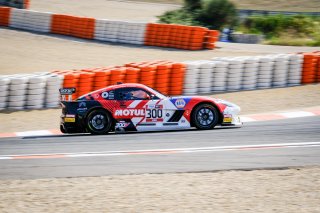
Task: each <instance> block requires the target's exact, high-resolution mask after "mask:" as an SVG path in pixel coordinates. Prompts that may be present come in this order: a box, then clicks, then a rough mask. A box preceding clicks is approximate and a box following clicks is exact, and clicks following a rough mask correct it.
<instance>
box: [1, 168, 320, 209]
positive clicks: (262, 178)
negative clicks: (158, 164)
mask: <svg viewBox="0 0 320 213" xmlns="http://www.w3.org/2000/svg"><path fill="white" fill-rule="evenodd" d="M319 191H320V167H306V168H291V169H287V170H261V171H222V172H216V173H194V174H192V173H189V174H188V173H187V174H144V175H122V176H107V177H88V178H86V177H84V178H63V179H40V180H1V181H0V212H12V213H15V212H237V213H239V212H283V213H285V212H288V213H292V212H299V213H304V212H305V213H307V212H308V213H311V212H314V213H315V212H319V211H320V205H319V200H320V193H319Z"/></svg>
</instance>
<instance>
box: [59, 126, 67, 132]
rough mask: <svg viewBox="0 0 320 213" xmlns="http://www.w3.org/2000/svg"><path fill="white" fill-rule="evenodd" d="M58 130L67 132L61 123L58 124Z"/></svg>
mask: <svg viewBox="0 0 320 213" xmlns="http://www.w3.org/2000/svg"><path fill="white" fill-rule="evenodd" d="M60 132H62V133H67V131H66V130H65V129H64V127H63V125H60Z"/></svg>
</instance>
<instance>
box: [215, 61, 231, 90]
mask: <svg viewBox="0 0 320 213" xmlns="http://www.w3.org/2000/svg"><path fill="white" fill-rule="evenodd" d="M214 63H215V67H214V69H213V79H212V89H211V91H212V92H223V91H226V90H227V73H228V66H229V64H228V63H227V62H223V61H215V62H214Z"/></svg>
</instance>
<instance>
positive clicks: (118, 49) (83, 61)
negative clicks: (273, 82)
mask: <svg viewBox="0 0 320 213" xmlns="http://www.w3.org/2000/svg"><path fill="white" fill-rule="evenodd" d="M0 46H1V55H0V74H14V73H30V72H43V71H52V70H66V69H76V68H80V69H83V68H88V67H101V66H109V65H122V64H125V63H128V62H138V61H148V60H159V59H161V60H173V61H186V60H204V59H210V58H213V57H220V56H229V57H230V56H245V55H265V54H275V53H291V52H309V51H316V50H319V48H316V47H286V46H269V45H249V44H233V43H222V42H221V43H218V48H217V49H215V50H201V51H187V50H177V49H169V48H158V47H146V46H135V45H123V44H111V43H101V42H95V41H92V40H83V39H76V38H72V37H66V36H59V35H40V34H35V33H31V32H24V31H16V30H10V29H7V28H0Z"/></svg>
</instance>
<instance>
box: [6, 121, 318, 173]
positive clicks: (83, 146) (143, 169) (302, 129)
mask: <svg viewBox="0 0 320 213" xmlns="http://www.w3.org/2000/svg"><path fill="white" fill-rule="evenodd" d="M319 164H320V116H315V117H304V118H292V119H284V120H276V121H268V122H253V123H246V124H245V125H244V127H243V128H218V129H214V130H209V131H198V130H187V131H171V132H152V133H127V134H109V135H104V136H92V135H62V136H42V137H40V136H39V137H23V138H3V139H0V179H36V178H51V177H80V176H103V175H117V174H141V173H171V172H203V171H216V170H229V169H244V170H246V169H261V168H264V169H265V168H283V167H291V166H308V165H319Z"/></svg>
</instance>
